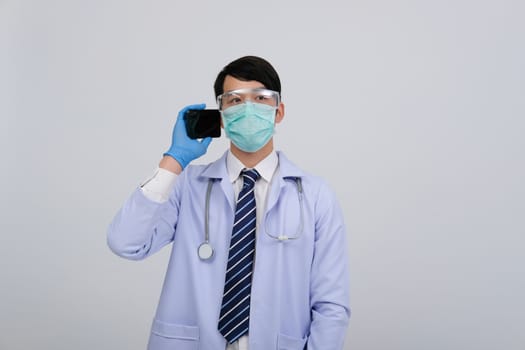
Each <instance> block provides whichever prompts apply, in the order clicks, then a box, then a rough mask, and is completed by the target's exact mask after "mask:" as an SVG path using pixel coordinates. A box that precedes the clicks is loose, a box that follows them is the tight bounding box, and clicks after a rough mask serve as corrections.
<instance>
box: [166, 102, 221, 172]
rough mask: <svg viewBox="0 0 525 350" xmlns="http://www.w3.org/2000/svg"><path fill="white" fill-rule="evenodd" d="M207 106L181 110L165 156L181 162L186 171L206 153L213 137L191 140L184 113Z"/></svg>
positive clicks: (200, 105)
mask: <svg viewBox="0 0 525 350" xmlns="http://www.w3.org/2000/svg"><path fill="white" fill-rule="evenodd" d="M205 107H206V105H205V104H198V105H191V106H186V107H184V108H183V109H181V110H180V112H179V115H178V116H177V122H176V123H175V126H174V127H173V135H172V138H171V146H170V149H169V150H167V151H166V153H164V155H165V156H171V157H173V158H175V160H176V161H177V162H179V164H180V166H181V167H182V168H183V169H184V168H185V167H186V165H188V164H189V163H190V162H191V161H192V160H194V159H197V158H199V157H200V156H202V155H203V154H205V153H206V150H207V149H208V146H209V145H210V142H211V137H206V138H204V139H202V140H200V141H199V140H194V139H190V138H189V136H188V134H186V123H185V122H184V113H186V111H187V110H188V109H204V108H205Z"/></svg>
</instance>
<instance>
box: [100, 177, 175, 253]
mask: <svg viewBox="0 0 525 350" xmlns="http://www.w3.org/2000/svg"><path fill="white" fill-rule="evenodd" d="M183 174H184V172H183V173H182V174H181V175H180V176H179V177H178V178H177V181H176V183H175V187H174V189H173V190H172V191H171V193H170V196H169V198H168V200H167V201H165V202H163V203H159V202H156V201H153V200H151V199H148V198H147V197H146V196H145V195H144V193H143V192H142V191H141V189H140V188H138V189H136V190H135V191H134V192H133V193H132V195H131V196H130V197H129V198H128V200H127V201H126V202H125V203H124V205H123V206H122V208H121V209H120V210H119V211H118V212H117V214H116V216H115V217H114V219H113V221H112V222H111V223H110V225H109V229H108V235H107V243H108V246H109V248H110V249H111V250H112V251H113V252H114V253H115V254H117V255H119V256H121V257H123V258H126V259H130V260H141V259H144V258H146V257H148V256H149V255H151V254H153V253H155V252H157V251H158V250H160V249H161V248H162V247H163V246H165V245H166V244H168V243H170V242H171V241H173V235H174V232H175V227H176V224H177V219H178V214H179V205H180V204H179V203H180V201H179V200H178V198H179V197H180V191H181V186H182V182H183V181H184V176H183Z"/></svg>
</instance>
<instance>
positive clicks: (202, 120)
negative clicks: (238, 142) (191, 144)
mask: <svg viewBox="0 0 525 350" xmlns="http://www.w3.org/2000/svg"><path fill="white" fill-rule="evenodd" d="M184 121H185V123H186V133H187V134H188V136H189V137H190V138H192V139H202V138H205V137H220V136H221V113H220V112H219V110H218V109H189V110H187V111H186V113H185V114H184Z"/></svg>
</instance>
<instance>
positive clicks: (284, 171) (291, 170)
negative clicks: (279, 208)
mask: <svg viewBox="0 0 525 350" xmlns="http://www.w3.org/2000/svg"><path fill="white" fill-rule="evenodd" d="M277 156H278V157H279V168H278V170H277V172H276V173H275V175H274V178H273V179H272V183H271V188H270V192H269V195H268V199H267V204H266V213H268V212H269V211H270V210H271V209H272V208H273V207H274V206H275V204H276V203H277V201H278V200H279V195H280V193H281V190H282V189H283V188H284V186H285V185H286V180H285V179H286V178H289V177H290V178H294V177H303V176H305V173H304V172H303V171H302V170H301V169H299V168H298V167H296V166H295V165H294V164H293V163H292V162H290V161H289V160H288V158H286V157H285V155H284V154H283V153H282V152H279V151H278V152H277ZM265 215H266V214H265Z"/></svg>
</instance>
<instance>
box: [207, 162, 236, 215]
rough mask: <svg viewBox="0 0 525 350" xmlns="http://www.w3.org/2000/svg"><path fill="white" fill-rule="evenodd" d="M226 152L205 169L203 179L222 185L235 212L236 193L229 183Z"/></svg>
mask: <svg viewBox="0 0 525 350" xmlns="http://www.w3.org/2000/svg"><path fill="white" fill-rule="evenodd" d="M227 153H228V152H225V153H224V154H223V155H222V157H220V158H219V159H217V160H216V161H214V162H212V163H210V164H209V165H208V166H207V167H206V168H204V170H203V172H202V173H201V176H202V177H205V178H207V180H209V179H215V181H216V182H219V183H220V188H221V189H222V192H223V193H224V195H225V196H226V199H227V201H228V203H229V204H230V207H231V210H232V211H235V203H234V197H235V195H234V193H233V186H232V184H231V183H230V181H229V176H228V170H227V169H226V154H227Z"/></svg>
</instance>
